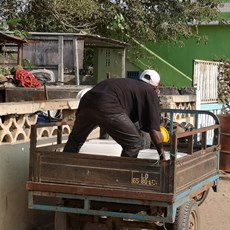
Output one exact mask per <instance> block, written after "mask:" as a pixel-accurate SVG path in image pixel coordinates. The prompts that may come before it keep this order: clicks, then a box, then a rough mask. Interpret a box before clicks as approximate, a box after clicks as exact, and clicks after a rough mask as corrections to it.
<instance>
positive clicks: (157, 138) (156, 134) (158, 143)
mask: <svg viewBox="0 0 230 230" xmlns="http://www.w3.org/2000/svg"><path fill="white" fill-rule="evenodd" d="M149 135H150V137H151V140H152V142H153V144H154V145H155V147H156V149H157V152H158V154H159V156H160V160H166V157H165V153H164V149H163V143H162V134H161V132H160V131H157V130H151V131H150V132H149Z"/></svg>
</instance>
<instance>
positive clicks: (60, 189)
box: [26, 124, 219, 223]
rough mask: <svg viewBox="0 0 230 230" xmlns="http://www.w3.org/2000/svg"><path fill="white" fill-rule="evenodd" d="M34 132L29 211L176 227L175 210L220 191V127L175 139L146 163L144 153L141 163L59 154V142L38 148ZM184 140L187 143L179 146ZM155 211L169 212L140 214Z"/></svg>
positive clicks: (204, 129) (122, 159) (216, 125)
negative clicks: (166, 155) (210, 135)
mask: <svg viewBox="0 0 230 230" xmlns="http://www.w3.org/2000/svg"><path fill="white" fill-rule="evenodd" d="M56 125H58V126H59V127H61V125H62V124H56ZM36 128H37V127H34V128H33V131H32V141H31V156H30V180H29V181H28V182H27V185H26V186H27V190H28V192H29V202H30V203H29V206H30V208H35V209H36V208H37V209H43V210H50V211H61V212H67V213H77V214H85V215H96V216H100V215H106V216H108V215H109V216H111V217H126V218H132V219H136V220H141V221H163V222H170V223H172V222H173V221H174V219H175V211H176V209H177V207H179V206H180V205H181V204H182V203H184V202H186V201H188V200H189V199H191V198H193V197H196V196H197V195H199V194H201V193H202V192H204V191H206V190H207V189H209V188H211V187H213V188H214V189H216V186H217V182H218V178H219V176H218V171H219V139H218V137H219V136H218V131H219V124H214V125H212V126H209V127H204V128H200V129H194V130H192V131H188V132H186V133H181V134H174V135H172V136H171V141H170V144H169V145H168V146H165V149H166V150H167V151H168V153H169V156H170V157H169V159H167V160H165V161H159V159H158V158H157V157H151V159H145V157H144V155H145V153H143V152H142V154H140V155H142V158H137V159H135V158H121V157H119V156H116V155H115V156H111V154H110V153H109V152H108V154H90V153H89V152H85V153H84V148H83V150H82V152H81V153H79V154H73V153H66V152H61V151H60V149H62V148H63V144H62V143H61V141H60V140H61V138H60V137H59V138H58V140H59V141H57V145H52V146H46V147H36ZM210 130H213V131H214V132H215V135H214V140H213V144H212V145H207V143H206V138H205V137H206V133H207V131H210ZM33 135H34V137H33ZM196 135H201V141H200V142H199V143H198V144H195V142H194V136H196ZM185 137H186V138H187V140H188V142H187V143H186V144H185V145H184V144H182V145H180V144H178V140H179V139H180V138H185ZM91 144H92V142H91ZM85 149H87V148H85ZM151 151H152V154H150V155H152V156H156V150H154V149H152V150H148V151H146V152H147V153H148V154H149V153H151ZM148 154H147V155H148ZM179 156H180V157H179ZM146 158H147V157H146ZM39 197H40V198H41V197H52V198H53V199H54V200H55V204H52V205H51V204H49V202H48V203H46V202H45V203H43V201H42V202H40V201H38V200H39V199H38V198H39ZM57 199H61V200H62V199H70V200H74V201H75V202H74V207H75V208H73V207H72V206H71V205H70V206H68V205H66V204H60V202H59V204H58V205H57V204H56V203H57ZM156 207H158V208H159V207H161V208H162V207H163V208H165V209H167V211H166V212H165V214H164V215H160V216H159V213H158V214H157V213H155V214H154V212H152V214H151V215H142V214H141V215H140V214H137V213H139V212H143V211H145V212H146V211H148V210H150V209H151V210H152V209H153V208H156ZM111 209H112V210H111ZM104 210H107V211H104ZM108 210H110V211H109V212H108ZM120 210H126V211H125V212H124V211H122V212H121V211H120ZM154 210H155V209H154ZM127 213H128V214H127Z"/></svg>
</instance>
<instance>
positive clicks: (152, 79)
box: [139, 69, 160, 86]
mask: <svg viewBox="0 0 230 230" xmlns="http://www.w3.org/2000/svg"><path fill="white" fill-rule="evenodd" d="M139 79H140V80H142V81H144V82H146V83H148V84H150V85H153V86H158V85H159V83H160V75H159V74H158V73H157V71H155V70H151V69H147V70H144V71H143V72H142V73H141V75H140V77H139Z"/></svg>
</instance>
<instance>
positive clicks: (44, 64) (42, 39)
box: [23, 32, 127, 85]
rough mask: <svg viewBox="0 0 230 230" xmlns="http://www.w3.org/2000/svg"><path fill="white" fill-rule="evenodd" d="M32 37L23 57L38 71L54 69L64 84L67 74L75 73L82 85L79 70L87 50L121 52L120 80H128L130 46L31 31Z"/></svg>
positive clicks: (84, 36)
mask: <svg viewBox="0 0 230 230" xmlns="http://www.w3.org/2000/svg"><path fill="white" fill-rule="evenodd" d="M30 35H31V37H30V38H29V42H28V43H27V45H25V46H24V47H23V52H24V53H23V56H24V58H26V59H28V60H30V62H31V63H32V65H33V66H34V68H36V69H42V68H46V69H50V70H52V71H53V72H54V74H55V78H56V80H57V81H60V82H63V81H64V71H72V72H74V74H75V83H76V85H79V84H80V80H79V70H80V69H82V67H83V52H84V49H85V48H91V49H96V48H112V49H119V50H121V54H122V55H121V63H122V64H121V77H125V55H126V54H125V50H126V46H127V43H124V42H121V41H118V40H115V39H110V38H105V37H101V36H99V35H90V34H76V33H43V32H31V33H30Z"/></svg>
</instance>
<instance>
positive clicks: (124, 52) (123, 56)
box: [121, 48, 126, 78]
mask: <svg viewBox="0 0 230 230" xmlns="http://www.w3.org/2000/svg"><path fill="white" fill-rule="evenodd" d="M125 56H126V49H125V48H124V49H123V52H122V63H121V77H122V78H125Z"/></svg>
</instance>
